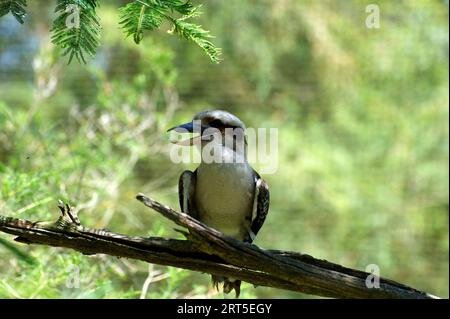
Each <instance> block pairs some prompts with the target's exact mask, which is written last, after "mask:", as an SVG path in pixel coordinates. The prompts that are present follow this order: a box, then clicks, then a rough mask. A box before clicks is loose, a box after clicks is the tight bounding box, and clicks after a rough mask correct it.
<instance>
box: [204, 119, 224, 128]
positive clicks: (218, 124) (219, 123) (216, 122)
mask: <svg viewBox="0 0 450 319" xmlns="http://www.w3.org/2000/svg"><path fill="white" fill-rule="evenodd" d="M208 124H209V126H211V127H215V128H219V127H222V126H223V123H222V121H221V120H212V121H211V122H209V123H208Z"/></svg>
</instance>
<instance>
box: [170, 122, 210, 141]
mask: <svg viewBox="0 0 450 319" xmlns="http://www.w3.org/2000/svg"><path fill="white" fill-rule="evenodd" d="M170 131H175V132H177V133H181V134H183V133H199V135H198V136H194V137H191V138H188V139H185V140H181V141H180V140H171V141H170V142H171V143H173V144H176V145H181V146H192V145H196V144H200V142H201V140H202V131H203V129H202V127H201V126H200V125H195V123H194V122H188V123H185V124H181V125H178V126H174V127H172V128H170V129H168V130H167V132H170Z"/></svg>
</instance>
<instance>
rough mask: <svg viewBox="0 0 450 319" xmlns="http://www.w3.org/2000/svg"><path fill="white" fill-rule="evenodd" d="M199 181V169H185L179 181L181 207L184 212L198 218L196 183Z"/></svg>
mask: <svg viewBox="0 0 450 319" xmlns="http://www.w3.org/2000/svg"><path fill="white" fill-rule="evenodd" d="M196 181H197V170H195V171H194V172H191V171H187V170H186V171H184V172H183V173H182V174H181V176H180V179H179V181H178V199H179V201H180V209H181V211H182V212H183V213H185V214H188V215H189V216H192V217H194V218H198V214H197V208H196V206H195V183H196Z"/></svg>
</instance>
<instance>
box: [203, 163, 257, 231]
mask: <svg viewBox="0 0 450 319" xmlns="http://www.w3.org/2000/svg"><path fill="white" fill-rule="evenodd" d="M254 192H255V182H254V175H253V170H252V168H251V167H250V165H249V164H248V163H247V162H245V163H223V164H221V163H212V164H203V163H202V164H201V165H200V166H199V167H198V169H197V183H196V189H195V200H196V206H197V209H198V213H199V219H200V220H201V221H202V222H204V223H205V224H207V225H209V226H211V227H213V228H216V229H218V230H220V231H221V232H223V233H224V234H226V235H229V236H232V237H235V238H236V239H240V240H243V239H244V238H245V236H246V233H247V230H248V227H249V224H250V221H249V218H250V219H251V214H252V207H253V196H254Z"/></svg>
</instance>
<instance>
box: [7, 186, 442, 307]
mask: <svg viewBox="0 0 450 319" xmlns="http://www.w3.org/2000/svg"><path fill="white" fill-rule="evenodd" d="M137 199H138V200H139V201H141V202H142V203H144V205H146V206H147V207H149V208H152V209H154V210H155V211H157V212H159V213H160V214H162V215H163V216H164V217H166V218H168V219H170V220H171V221H173V222H174V223H176V224H177V225H179V226H181V227H183V229H184V230H181V232H182V233H183V234H184V235H185V236H186V237H187V239H188V240H176V239H165V238H159V237H150V238H143V237H133V236H126V235H121V234H117V233H113V232H109V231H105V230H99V229H89V228H86V227H83V226H82V225H81V224H80V222H79V219H78V217H77V216H76V214H75V213H74V211H73V210H72V209H71V207H69V206H68V205H64V204H63V203H60V205H59V208H60V210H61V213H62V215H61V216H60V218H59V219H58V220H57V221H56V222H55V223H34V222H30V221H26V220H20V219H16V218H11V217H5V216H0V231H3V232H5V233H9V234H12V235H15V236H18V237H16V238H15V240H16V241H18V242H22V243H27V244H42V245H49V246H56V247H65V248H71V249H74V250H77V251H79V252H81V253H83V254H89V255H90V254H107V255H111V256H117V257H126V258H132V259H138V260H142V261H146V262H149V263H154V264H159V265H166V266H173V267H179V268H184V269H189V270H193V271H199V272H203V273H209V274H214V275H219V276H227V277H232V278H236V279H240V280H243V281H246V282H248V283H252V284H254V285H257V286H268V287H274V288H279V289H286V290H292V291H297V292H302V293H307V294H313V295H318V296H324V297H334V298H420V299H422V298H436V297H434V296H432V295H430V294H427V293H425V292H421V291H418V290H416V289H414V288H411V287H408V286H405V285H402V284H400V283H397V282H395V281H392V280H388V279H384V278H380V286H379V288H368V287H367V286H366V279H367V277H368V276H369V275H370V274H368V273H366V272H362V271H359V270H355V269H350V268H345V267H343V266H340V265H337V264H333V263H330V262H328V261H325V260H319V259H315V258H314V257H311V256H309V255H304V254H301V253H296V252H286V251H279V250H264V249H261V248H259V247H257V246H255V245H251V244H247V243H243V242H240V241H238V240H235V239H233V238H231V237H228V236H225V235H223V234H222V233H220V232H218V231H217V230H215V229H212V228H210V227H208V226H206V225H205V224H203V223H201V222H199V221H197V220H195V219H194V218H192V217H190V216H188V215H186V214H183V213H179V212H177V211H175V210H173V209H171V208H170V207H168V206H165V205H163V204H161V203H158V202H157V201H154V200H152V199H150V198H148V197H146V196H144V195H142V194H139V195H138V196H137Z"/></svg>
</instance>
